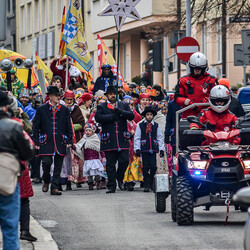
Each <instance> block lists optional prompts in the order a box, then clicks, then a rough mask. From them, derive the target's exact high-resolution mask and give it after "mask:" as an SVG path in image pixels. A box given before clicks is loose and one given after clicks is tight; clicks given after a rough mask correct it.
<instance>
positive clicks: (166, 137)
mask: <svg viewBox="0 0 250 250" xmlns="http://www.w3.org/2000/svg"><path fill="white" fill-rule="evenodd" d="M165 143H166V144H168V143H170V141H169V136H168V135H166V136H165Z"/></svg>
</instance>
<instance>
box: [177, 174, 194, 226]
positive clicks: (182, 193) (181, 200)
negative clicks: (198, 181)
mask: <svg viewBox="0 0 250 250" xmlns="http://www.w3.org/2000/svg"><path fill="white" fill-rule="evenodd" d="M193 221H194V205H193V189H192V186H191V184H190V181H189V179H188V177H186V176H179V177H177V179H176V222H177V224H178V225H179V226H182V225H192V224H193Z"/></svg>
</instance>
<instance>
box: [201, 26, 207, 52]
mask: <svg viewBox="0 0 250 250" xmlns="http://www.w3.org/2000/svg"><path fill="white" fill-rule="evenodd" d="M201 52H202V53H203V54H204V55H207V26H206V24H205V23H203V24H201Z"/></svg>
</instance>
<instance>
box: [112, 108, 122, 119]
mask: <svg viewBox="0 0 250 250" xmlns="http://www.w3.org/2000/svg"><path fill="white" fill-rule="evenodd" d="M114 113H115V115H117V116H119V117H120V116H121V115H122V110H120V109H119V108H114Z"/></svg>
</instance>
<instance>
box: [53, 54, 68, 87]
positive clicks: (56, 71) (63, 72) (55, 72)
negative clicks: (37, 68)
mask: <svg viewBox="0 0 250 250" xmlns="http://www.w3.org/2000/svg"><path fill="white" fill-rule="evenodd" d="M56 63H57V60H56V59H55V60H53V61H52V63H51V64H50V69H51V71H52V72H53V76H60V77H61V78H62V86H61V87H62V88H63V89H65V85H66V84H65V83H66V70H65V69H62V70H59V69H58V68H57V67H56ZM69 85H70V74H69V72H68V86H69Z"/></svg>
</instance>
